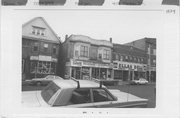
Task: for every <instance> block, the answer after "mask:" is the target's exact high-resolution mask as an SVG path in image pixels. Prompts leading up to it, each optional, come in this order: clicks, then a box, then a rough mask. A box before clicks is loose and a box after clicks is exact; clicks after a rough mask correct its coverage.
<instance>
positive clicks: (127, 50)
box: [112, 44, 147, 81]
mask: <svg viewBox="0 0 180 118" xmlns="http://www.w3.org/2000/svg"><path fill="white" fill-rule="evenodd" d="M112 57H113V58H112V59H113V65H114V68H113V70H114V79H116V80H121V81H129V80H134V79H138V78H140V77H143V78H145V77H146V68H147V64H146V63H147V58H146V53H145V51H143V50H140V49H138V48H135V47H132V46H126V45H121V44H113V56H112Z"/></svg>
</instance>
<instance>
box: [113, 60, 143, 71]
mask: <svg viewBox="0 0 180 118" xmlns="http://www.w3.org/2000/svg"><path fill="white" fill-rule="evenodd" d="M113 68H114V69H120V70H134V71H146V66H145V65H144V64H134V63H122V62H114V63H113Z"/></svg>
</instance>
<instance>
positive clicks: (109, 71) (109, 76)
mask: <svg viewBox="0 0 180 118" xmlns="http://www.w3.org/2000/svg"><path fill="white" fill-rule="evenodd" d="M111 76H112V70H111V69H108V71H107V77H108V78H111Z"/></svg>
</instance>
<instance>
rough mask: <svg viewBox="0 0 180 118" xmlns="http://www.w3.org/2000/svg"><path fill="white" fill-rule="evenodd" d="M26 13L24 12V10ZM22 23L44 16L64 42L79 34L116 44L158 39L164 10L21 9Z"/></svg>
mask: <svg viewBox="0 0 180 118" xmlns="http://www.w3.org/2000/svg"><path fill="white" fill-rule="evenodd" d="M24 12H25V13H24ZM20 14H22V15H23V17H21V20H22V24H23V23H25V22H27V21H29V20H31V19H32V18H34V17H43V18H44V19H45V20H46V21H47V23H48V24H49V25H50V26H51V28H52V29H53V30H54V32H55V33H56V34H57V35H58V36H59V37H61V41H62V42H63V41H64V37H65V35H71V34H80V35H86V36H89V37H91V38H94V39H102V40H109V38H110V37H112V40H113V43H120V44H122V43H127V42H130V41H133V40H137V39H141V38H144V37H150V38H158V37H159V35H160V33H159V32H160V31H161V30H162V11H124V10H110V11H106V10H93V11H92V10H55V11H54V10H53V11H51V10H50V11H45V12H44V10H42V11H41V10H39V11H38V12H37V11H33V10H32V11H31V10H29V11H27V10H26V11H20Z"/></svg>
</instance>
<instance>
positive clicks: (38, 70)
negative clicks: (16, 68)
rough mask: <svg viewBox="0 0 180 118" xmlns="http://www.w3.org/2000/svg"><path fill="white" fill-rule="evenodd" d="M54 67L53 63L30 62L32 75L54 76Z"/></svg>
mask: <svg viewBox="0 0 180 118" xmlns="http://www.w3.org/2000/svg"><path fill="white" fill-rule="evenodd" d="M55 72H56V65H55V63H54V62H46V61H32V62H31V73H34V74H55Z"/></svg>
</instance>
